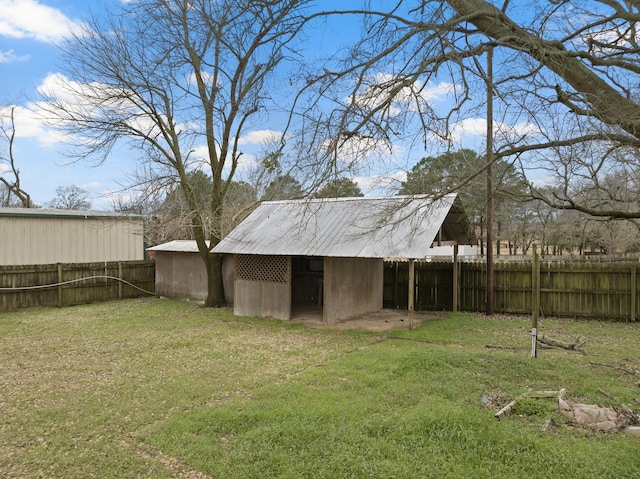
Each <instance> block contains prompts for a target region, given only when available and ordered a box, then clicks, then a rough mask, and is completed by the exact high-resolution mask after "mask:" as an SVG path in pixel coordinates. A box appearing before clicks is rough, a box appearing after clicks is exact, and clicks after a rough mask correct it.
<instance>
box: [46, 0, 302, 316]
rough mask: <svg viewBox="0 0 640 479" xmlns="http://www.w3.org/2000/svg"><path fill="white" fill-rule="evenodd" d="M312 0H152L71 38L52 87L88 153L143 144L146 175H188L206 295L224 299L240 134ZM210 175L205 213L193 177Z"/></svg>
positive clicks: (264, 107)
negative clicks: (216, 250) (223, 253)
mask: <svg viewBox="0 0 640 479" xmlns="http://www.w3.org/2000/svg"><path fill="white" fill-rule="evenodd" d="M308 3H309V2H308V1H307V0H280V1H273V0H256V1H251V2H247V1H243V0H218V1H211V0H141V1H138V2H134V3H131V4H129V6H128V7H125V8H126V10H125V11H124V12H122V14H111V15H109V16H108V17H107V18H106V20H104V21H102V20H100V19H94V20H93V21H91V22H89V23H88V25H89V26H88V28H87V29H86V30H85V31H84V32H82V34H80V35H76V36H75V37H74V38H73V39H72V40H71V41H70V42H69V43H68V44H67V45H66V46H65V47H64V51H65V62H64V63H63V65H64V69H65V74H66V75H67V77H68V78H66V79H64V81H63V82H61V84H60V85H59V88H60V91H58V92H54V91H49V92H45V94H46V96H47V98H46V100H47V101H48V105H49V107H48V111H49V113H50V114H52V121H54V122H55V123H56V125H57V126H58V127H61V128H63V129H66V130H67V132H68V133H70V134H72V135H73V138H75V140H76V143H75V146H76V147H77V148H79V150H76V152H79V155H80V156H82V157H85V158H93V159H97V160H98V161H104V160H105V159H106V158H107V157H108V155H109V154H110V152H111V151H112V150H113V148H114V147H115V146H116V145H119V144H120V143H121V142H122V141H128V142H129V144H130V145H132V146H133V147H135V148H138V149H139V150H140V151H141V152H142V158H143V159H142V161H145V162H147V166H146V171H147V173H148V176H147V178H149V179H154V180H157V181H160V180H163V181H166V182H169V183H170V184H174V185H179V188H180V190H181V193H182V196H183V198H184V202H185V204H186V205H187V207H188V209H189V211H190V215H189V217H188V218H189V222H190V226H191V228H192V231H193V237H194V238H195V241H196V242H197V244H198V249H199V252H200V255H201V256H202V259H203V261H204V263H205V265H206V270H207V275H208V295H207V299H206V302H205V304H206V305H207V306H221V305H223V304H224V294H223V285H222V273H221V265H222V259H221V257H220V256H219V255H214V254H212V253H211V249H212V248H213V247H214V246H215V245H216V244H217V243H218V242H219V241H220V239H221V237H222V234H223V233H222V230H221V224H222V218H223V217H224V208H225V204H226V200H227V194H228V192H229V189H230V187H231V185H232V181H233V178H234V175H235V174H236V172H237V171H238V168H239V166H240V160H241V155H242V152H241V150H240V147H239V140H240V138H241V136H242V135H243V133H245V132H247V131H248V129H249V128H251V127H255V125H257V124H258V122H259V121H261V120H262V121H263V120H264V119H265V118H266V115H267V114H268V107H269V106H272V107H273V106H274V100H273V98H272V96H271V95H270V88H274V87H275V85H271V84H270V83H269V82H270V80H271V79H272V78H273V74H274V72H275V71H276V69H277V68H279V67H280V66H282V65H284V64H285V62H286V61H287V60H289V59H291V56H292V55H291V52H292V51H295V46H294V45H293V42H294V40H295V39H296V36H297V34H298V33H299V31H300V29H301V28H302V26H303V25H304V17H303V13H304V9H305V8H306V7H307V4H308ZM197 169H202V170H203V171H204V172H206V174H207V175H208V176H210V178H211V192H210V196H209V205H208V208H207V212H206V216H205V215H203V214H202V210H201V209H199V208H198V199H197V198H196V195H195V193H194V191H193V189H192V187H191V184H190V182H189V173H190V172H192V171H194V170H197Z"/></svg>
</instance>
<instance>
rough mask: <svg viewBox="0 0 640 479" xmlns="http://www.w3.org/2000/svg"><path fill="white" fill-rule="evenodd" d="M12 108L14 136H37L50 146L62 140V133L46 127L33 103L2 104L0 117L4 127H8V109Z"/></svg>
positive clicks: (40, 140)
mask: <svg viewBox="0 0 640 479" xmlns="http://www.w3.org/2000/svg"><path fill="white" fill-rule="evenodd" d="M11 108H13V109H14V110H13V119H14V125H15V130H16V133H15V137H16V139H19V138H37V139H38V142H39V143H40V144H41V145H43V146H52V145H55V144H57V143H60V142H61V141H63V135H62V134H60V133H58V132H56V131H54V130H52V129H51V128H48V127H47V126H46V125H45V124H44V121H43V119H42V116H41V115H40V113H38V111H37V106H36V105H35V104H28V105H27V106H26V107H23V106H16V105H14V106H3V107H0V117H2V119H3V121H4V124H5V127H7V128H8V127H9V126H10V125H9V124H8V118H9V115H10V109H11Z"/></svg>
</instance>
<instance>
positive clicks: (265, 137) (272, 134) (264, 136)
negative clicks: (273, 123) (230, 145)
mask: <svg viewBox="0 0 640 479" xmlns="http://www.w3.org/2000/svg"><path fill="white" fill-rule="evenodd" d="M281 137H282V132H281V131H275V130H253V131H250V132H248V133H247V134H246V135H244V136H241V137H240V138H239V139H238V145H263V144H265V143H266V142H269V141H272V140H278V139H280V138H281Z"/></svg>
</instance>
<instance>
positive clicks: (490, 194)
mask: <svg viewBox="0 0 640 479" xmlns="http://www.w3.org/2000/svg"><path fill="white" fill-rule="evenodd" d="M493 159H494V158H493V47H490V48H489V50H487V192H486V193H487V205H486V208H487V303H486V311H485V312H486V314H487V316H491V315H493V299H494V294H493Z"/></svg>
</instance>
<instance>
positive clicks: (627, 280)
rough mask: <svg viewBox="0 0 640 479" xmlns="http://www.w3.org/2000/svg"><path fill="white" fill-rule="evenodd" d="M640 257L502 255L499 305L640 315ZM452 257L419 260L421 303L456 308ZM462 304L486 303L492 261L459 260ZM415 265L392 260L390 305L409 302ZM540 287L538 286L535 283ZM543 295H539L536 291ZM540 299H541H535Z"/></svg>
mask: <svg viewBox="0 0 640 479" xmlns="http://www.w3.org/2000/svg"><path fill="white" fill-rule="evenodd" d="M637 266H638V261H637V259H636V260H635V261H633V260H627V261H626V262H602V261H538V262H537V263H536V262H534V261H532V260H531V259H529V260H528V261H499V262H496V263H495V264H494V311H495V312H496V313H507V314H532V312H533V307H534V306H533V305H534V304H539V305H540V310H539V313H540V314H543V315H546V316H558V317H571V318H597V319H608V320H617V321H636V320H637V316H636V315H637V311H638V308H639V306H640V302H639V298H638V268H637ZM453 267H454V264H453V262H451V261H448V262H444V261H438V262H422V263H416V265H415V277H416V280H415V298H416V299H415V309H416V310H423V311H429V310H430V311H452V310H453V309H454V308H453V296H454V295H453V288H454V284H453ZM457 267H458V268H459V270H458V271H459V273H458V278H459V280H458V285H457V287H458V298H459V300H458V301H459V304H458V308H457V309H458V310H461V311H474V312H483V311H485V309H486V270H487V266H486V262H485V261H467V262H459V263H458V264H457ZM408 270H409V266H408V263H406V262H386V263H385V275H384V306H385V307H387V308H407V306H408V288H409V280H408V278H409V273H408ZM536 281H537V284H538V285H539V287H537V288H535V287H534V286H535V284H536ZM534 295H537V298H536V296H534ZM535 299H537V301H534V300H535Z"/></svg>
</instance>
